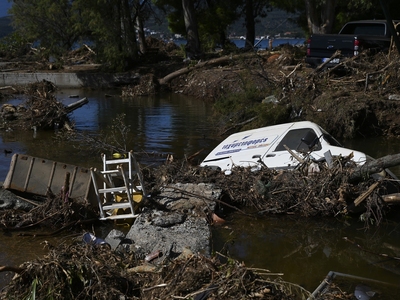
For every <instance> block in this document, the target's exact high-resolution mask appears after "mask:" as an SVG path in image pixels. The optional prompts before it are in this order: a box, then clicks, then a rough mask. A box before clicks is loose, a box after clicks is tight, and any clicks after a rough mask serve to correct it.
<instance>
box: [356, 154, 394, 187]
mask: <svg viewBox="0 0 400 300" xmlns="http://www.w3.org/2000/svg"><path fill="white" fill-rule="evenodd" d="M398 165H400V153H398V154H393V155H387V156H384V157H381V158H378V159H375V160H373V161H370V162H367V163H365V164H363V165H362V166H359V167H357V168H355V169H354V171H353V173H352V174H351V175H350V180H351V181H356V180H360V179H363V178H368V177H369V176H370V175H372V174H375V173H379V172H381V171H383V170H385V169H387V168H391V167H395V166H398Z"/></svg>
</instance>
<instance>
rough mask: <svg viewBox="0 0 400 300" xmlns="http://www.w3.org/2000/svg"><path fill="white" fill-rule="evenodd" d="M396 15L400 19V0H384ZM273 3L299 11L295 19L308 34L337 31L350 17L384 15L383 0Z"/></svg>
mask: <svg viewBox="0 0 400 300" xmlns="http://www.w3.org/2000/svg"><path fill="white" fill-rule="evenodd" d="M382 1H385V2H386V4H387V5H388V7H389V9H390V11H391V13H392V18H393V19H400V1H398V0H382ZM271 4H272V5H273V6H274V7H277V8H280V9H284V10H286V11H288V12H291V13H295V14H297V15H298V17H297V19H296V20H295V22H296V23H297V24H298V25H300V26H301V27H302V28H303V29H304V30H305V31H306V32H308V33H309V34H313V33H332V32H338V31H339V29H340V28H341V27H342V26H343V25H344V23H346V22H348V21H351V20H362V19H384V18H385V16H384V14H383V11H382V7H381V5H380V0H271Z"/></svg>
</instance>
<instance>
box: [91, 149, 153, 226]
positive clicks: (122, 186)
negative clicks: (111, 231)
mask: <svg viewBox="0 0 400 300" xmlns="http://www.w3.org/2000/svg"><path fill="white" fill-rule="evenodd" d="M102 160H103V170H102V171H100V172H98V171H96V170H95V169H93V168H92V169H91V170H90V172H91V178H92V182H93V187H94V190H95V194H96V197H97V201H98V205H99V211H100V220H116V219H130V218H136V217H137V216H138V214H135V204H136V203H139V202H140V201H141V200H142V198H143V197H146V196H147V194H146V192H145V188H144V184H143V177H142V174H141V172H140V169H139V165H138V163H137V161H136V159H135V157H134V156H133V153H132V151H130V152H128V153H127V154H126V156H125V157H124V158H119V159H107V157H106V155H105V154H102ZM99 183H100V184H99ZM101 183H102V188H100V187H99V185H100V186H101Z"/></svg>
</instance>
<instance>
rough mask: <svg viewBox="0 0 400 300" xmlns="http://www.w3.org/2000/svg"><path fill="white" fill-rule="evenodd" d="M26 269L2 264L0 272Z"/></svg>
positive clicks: (17, 271)
mask: <svg viewBox="0 0 400 300" xmlns="http://www.w3.org/2000/svg"><path fill="white" fill-rule="evenodd" d="M24 270H25V269H22V268H19V267H13V266H0V272H15V273H22V271H24Z"/></svg>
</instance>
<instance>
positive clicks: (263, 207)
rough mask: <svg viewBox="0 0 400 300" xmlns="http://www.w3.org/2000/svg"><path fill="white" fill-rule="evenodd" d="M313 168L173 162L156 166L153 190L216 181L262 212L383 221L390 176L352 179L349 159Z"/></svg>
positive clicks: (235, 200) (228, 198)
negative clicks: (227, 169) (227, 168)
mask: <svg viewBox="0 0 400 300" xmlns="http://www.w3.org/2000/svg"><path fill="white" fill-rule="evenodd" d="M308 167H309V165H307V164H304V165H302V166H300V167H298V168H297V169H296V170H293V171H277V170H272V169H269V168H267V167H264V168H262V169H260V170H258V171H252V170H251V169H250V168H240V167H237V168H234V169H233V172H232V174H230V175H228V176H227V175H224V173H222V172H221V171H218V170H213V169H211V168H199V167H195V166H191V165H190V164H189V163H187V162H173V163H166V164H165V165H163V166H160V167H159V168H158V169H155V170H154V172H155V173H154V174H152V175H151V176H153V179H152V182H154V183H155V185H154V186H149V187H148V188H149V189H150V188H152V189H153V190H155V191H156V190H157V189H160V188H162V187H163V186H165V185H168V184H170V183H213V184H215V185H216V186H217V187H219V188H221V189H222V191H223V192H222V193H223V195H225V196H224V197H223V201H225V202H226V203H228V204H233V205H235V206H237V207H240V208H250V209H251V210H253V211H256V212H257V213H258V214H293V215H298V216H304V217H314V216H332V217H333V216H338V215H347V214H349V213H352V212H355V213H362V215H361V218H362V219H363V220H365V221H366V222H368V221H371V222H375V224H376V223H378V224H379V222H380V221H381V220H382V218H383V215H384V212H385V209H387V208H388V205H387V203H385V202H384V201H383V200H382V194H383V193H385V192H386V184H387V183H389V182H390V179H382V180H380V181H375V180H374V179H372V178H367V179H365V180H358V181H352V180H351V177H350V175H351V173H352V171H353V170H354V165H353V164H352V163H351V162H350V161H349V158H342V159H341V160H337V161H336V164H335V165H333V166H332V168H326V166H325V165H324V164H322V163H321V164H320V167H318V168H319V171H318V172H315V171H314V172H311V171H310V170H309V169H308ZM147 176H149V175H147Z"/></svg>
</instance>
